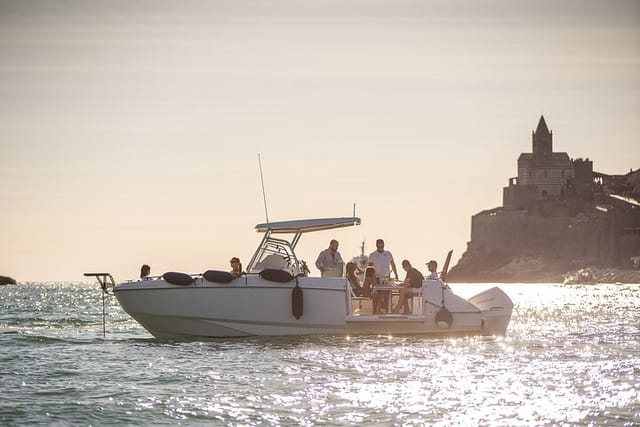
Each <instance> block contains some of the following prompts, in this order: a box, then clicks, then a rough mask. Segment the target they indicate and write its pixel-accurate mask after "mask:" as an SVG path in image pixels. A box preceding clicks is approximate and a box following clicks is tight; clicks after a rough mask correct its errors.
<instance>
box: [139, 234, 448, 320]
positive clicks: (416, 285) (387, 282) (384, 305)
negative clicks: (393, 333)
mask: <svg viewBox="0 0 640 427" xmlns="http://www.w3.org/2000/svg"><path fill="white" fill-rule="evenodd" d="M338 246H339V243H338V241H337V240H335V239H332V240H331V241H330V242H329V247H328V248H327V249H325V250H323V251H321V252H320V254H319V255H318V258H317V259H316V263H315V265H316V267H317V268H318V270H320V274H321V276H322V277H343V273H344V277H346V279H347V281H348V282H349V284H350V286H351V289H352V290H353V295H355V296H357V297H367V298H371V299H372V301H373V312H374V313H383V312H384V313H386V312H387V310H388V308H389V298H391V291H392V289H391V287H392V285H393V283H394V282H393V281H392V280H391V272H393V275H394V277H395V280H396V281H399V280H400V278H399V277H398V270H397V269H396V264H395V261H394V259H393V255H392V254H391V252H389V251H387V250H385V248H384V240H383V239H378V240H376V250H375V251H373V252H371V254H369V256H368V258H367V266H366V268H365V270H364V271H362V270H361V269H360V268H359V267H358V265H357V264H356V263H355V262H353V261H349V262H347V263H346V264H345V263H344V261H343V259H342V256H341V255H340V252H338ZM229 263H230V264H231V271H230V272H229V273H230V274H231V275H232V276H233V277H234V278H237V277H240V276H242V275H243V274H245V272H244V271H243V270H242V263H241V262H240V259H239V258H238V257H235V256H234V257H233V258H231V260H230V261H229ZM401 265H402V268H403V269H404V271H405V272H406V276H405V278H404V281H403V282H401V283H400V285H399V286H397V287H394V288H393V289H395V288H397V289H398V290H399V298H398V303H397V304H396V306H395V307H393V308H392V309H391V312H392V313H401V314H409V313H410V309H409V299H410V298H413V297H414V296H416V295H419V293H420V291H421V289H422V281H423V280H424V279H425V277H424V276H423V274H422V273H421V272H420V271H419V270H418V269H416V268H415V267H413V266H412V265H411V262H409V260H406V259H405V260H403V261H402V263H401ZM426 265H427V268H428V270H429V275H428V276H427V279H438V273H437V268H438V263H437V262H436V261H433V260H431V261H429V262H427V263H426ZM343 267H344V270H345V271H344V272H343ZM150 275H151V267H149V265H147V264H143V265H142V267H141V269H140V279H141V280H147V279H148V278H149V276H150ZM360 275H364V277H363V279H362V281H361V280H360V277H358V276H360ZM400 310H402V312H401V311H400Z"/></svg>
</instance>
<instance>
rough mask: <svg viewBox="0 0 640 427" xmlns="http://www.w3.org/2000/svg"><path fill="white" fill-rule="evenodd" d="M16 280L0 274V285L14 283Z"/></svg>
mask: <svg viewBox="0 0 640 427" xmlns="http://www.w3.org/2000/svg"><path fill="white" fill-rule="evenodd" d="M15 284H16V280H15V279H14V278H12V277H8V276H0V285H15Z"/></svg>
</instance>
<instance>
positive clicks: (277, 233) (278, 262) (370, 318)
mask: <svg viewBox="0 0 640 427" xmlns="http://www.w3.org/2000/svg"><path fill="white" fill-rule="evenodd" d="M360 222H361V220H360V218H357V217H342V218H321V219H303V220H292V221H278V222H267V223H262V224H258V225H256V226H255V229H256V231H257V232H258V233H263V238H262V240H261V242H260V244H259V245H258V248H257V249H256V251H255V253H254V255H253V257H252V258H251V261H250V262H249V264H248V265H247V268H246V273H244V274H243V275H242V276H240V277H237V278H236V277H233V276H231V274H230V273H228V272H226V271H218V270H207V271H205V272H204V273H199V274H186V273H178V272H168V273H165V274H163V275H162V276H158V277H150V278H145V279H146V280H145V279H142V280H137V281H127V282H123V283H118V284H116V283H115V281H114V279H113V277H112V275H111V274H110V273H85V276H92V277H95V278H97V279H98V281H99V283H100V285H101V286H102V289H103V291H104V294H112V295H115V297H116V298H117V300H118V302H119V303H120V305H121V306H122V308H123V309H124V311H126V312H127V313H128V314H129V315H130V316H131V317H132V318H133V319H135V320H136V321H137V322H138V323H140V324H141V325H142V326H143V327H144V328H145V329H146V330H147V331H149V332H150V333H151V334H152V335H153V336H154V337H156V338H158V339H162V340H164V339H169V340H176V339H177V340H180V339H202V338H219V337H248V336H278V335H307V334H339V335H362V334H377V335H380V334H382V335H400V334H403V335H404V334H412V335H413V334H420V335H432V336H458V335H504V334H505V332H506V329H507V326H508V324H509V320H510V318H511V312H512V309H513V303H512V301H511V299H510V298H509V297H508V296H507V295H506V294H505V293H504V292H503V291H502V290H501V289H499V288H497V287H494V288H491V289H488V290H485V291H484V292H481V293H479V294H478V295H475V296H473V297H471V298H469V299H464V298H462V297H460V296H458V295H456V294H455V293H454V292H453V290H452V289H451V288H450V287H449V286H448V285H447V284H446V283H445V282H444V281H442V280H425V281H424V282H423V283H422V290H421V295H418V296H415V297H413V298H412V299H411V300H410V308H411V312H410V314H391V313H390V312H391V310H387V311H388V312H386V313H384V312H383V313H375V312H374V311H375V310H374V308H373V307H372V301H371V299H370V298H366V297H357V296H355V293H354V292H353V290H352V289H351V286H350V284H349V282H348V281H347V279H346V278H344V277H312V276H311V275H310V272H309V269H308V268H307V266H306V263H305V262H304V261H303V260H301V259H298V257H297V256H296V252H295V249H296V247H297V245H298V243H299V241H300V239H301V237H302V235H303V234H306V233H310V232H320V231H326V230H333V229H338V228H342V227H351V226H356V225H359V224H360ZM386 286H387V288H386V289H388V291H389V293H390V294H391V296H392V298H391V300H392V299H393V298H394V297H397V294H398V292H397V289H398V288H397V286H396V284H395V283H387V284H386Z"/></svg>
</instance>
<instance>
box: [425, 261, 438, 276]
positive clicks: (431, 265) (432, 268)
mask: <svg viewBox="0 0 640 427" xmlns="http://www.w3.org/2000/svg"><path fill="white" fill-rule="evenodd" d="M426 264H427V269H428V270H429V271H430V272H431V274H429V275H428V276H427V277H425V279H427V280H438V272H437V271H436V270H438V263H437V262H435V261H434V260H431V261H429V262H427V263H426Z"/></svg>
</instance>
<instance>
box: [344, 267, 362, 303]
mask: <svg viewBox="0 0 640 427" xmlns="http://www.w3.org/2000/svg"><path fill="white" fill-rule="evenodd" d="M345 268H346V270H347V273H346V277H347V280H348V281H349V284H350V285H351V290H352V291H353V294H354V295H355V296H357V297H361V296H362V295H363V293H364V289H363V288H362V285H361V284H360V279H358V276H357V275H356V271H357V269H358V267H357V266H356V263H355V262H351V261H349V262H348V263H347V266H346V267H345Z"/></svg>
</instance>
